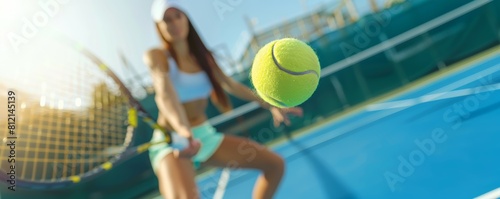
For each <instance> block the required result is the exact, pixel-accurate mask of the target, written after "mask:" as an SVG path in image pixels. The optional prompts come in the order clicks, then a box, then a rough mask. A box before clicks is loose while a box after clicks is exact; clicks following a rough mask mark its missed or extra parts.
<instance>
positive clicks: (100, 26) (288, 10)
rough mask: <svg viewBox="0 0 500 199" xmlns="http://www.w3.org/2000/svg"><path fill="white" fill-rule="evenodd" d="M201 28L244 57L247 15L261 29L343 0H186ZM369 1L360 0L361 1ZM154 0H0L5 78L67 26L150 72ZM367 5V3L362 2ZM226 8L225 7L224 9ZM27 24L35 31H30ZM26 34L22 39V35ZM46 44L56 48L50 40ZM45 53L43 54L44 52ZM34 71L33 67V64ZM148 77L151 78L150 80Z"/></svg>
mask: <svg viewBox="0 0 500 199" xmlns="http://www.w3.org/2000/svg"><path fill="white" fill-rule="evenodd" d="M181 1H183V4H184V5H185V7H186V9H187V14H188V16H189V18H190V19H191V21H192V22H193V23H194V26H195V28H196V29H197V31H198V33H199V34H200V36H201V37H202V40H203V41H204V42H205V45H206V46H207V47H208V48H210V49H215V50H224V51H222V52H225V53H230V54H231V56H232V58H233V59H239V57H240V56H241V51H242V47H244V46H246V44H247V42H248V38H249V29H248V26H247V23H246V20H245V18H248V19H251V20H252V21H254V22H255V29H256V30H257V31H259V30H264V29H267V28H269V27H272V26H273V25H276V24H280V23H282V22H284V21H287V20H291V19H293V18H296V17H298V16H301V15H304V14H306V13H309V12H311V11H312V10H314V9H317V8H318V7H320V6H324V5H325V4H335V3H337V1H338V0H287V1H285V0H181ZM360 1H362V2H367V0H358V1H357V2H360ZM152 2H153V0H0V24H1V25H0V64H1V65H0V71H1V73H0V83H1V82H2V80H3V81H4V83H5V80H10V79H17V78H19V77H21V76H20V74H22V73H23V72H22V70H19V69H18V68H20V67H18V66H19V63H20V60H22V59H29V60H32V61H33V63H32V66H31V67H36V60H37V59H39V58H37V57H36V56H34V57H33V56H32V57H28V55H29V53H26V52H27V51H30V49H32V48H37V47H36V43H37V40H41V39H43V35H44V34H45V33H46V32H49V31H51V30H56V31H57V32H61V33H62V34H64V35H65V36H67V37H69V38H70V39H72V40H75V41H77V42H79V43H80V44H82V45H83V46H85V47H86V48H88V49H90V50H91V51H92V52H93V53H94V54H96V55H97V56H98V57H99V58H100V59H102V60H103V61H104V62H105V63H106V64H108V65H110V67H111V68H112V69H113V70H114V71H115V72H116V73H118V74H119V76H120V77H121V78H122V79H130V78H131V76H132V75H131V73H130V72H128V71H127V70H126V69H125V67H124V65H123V63H122V62H121V61H120V58H119V52H122V53H123V54H124V55H125V57H126V58H127V59H128V61H129V62H130V64H131V66H133V67H134V70H135V71H137V72H138V73H139V74H148V69H147V67H146V66H145V65H144V63H143V60H142V56H143V54H144V52H145V51H147V50H148V49H150V48H153V47H155V46H159V44H160V42H159V39H158V35H157V34H156V31H155V29H154V23H153V21H152V19H151V14H150V10H151V4H152ZM357 6H358V7H360V9H366V8H367V3H357ZM222 8H225V9H222ZM27 28H31V29H30V30H31V32H28V33H26V31H23V30H26V29H27ZM20 38H21V39H20ZM43 48H47V49H50V47H49V46H43ZM40 56H41V55H40ZM28 71H30V70H28ZM144 81H145V82H148V80H147V78H146V79H145V80H144Z"/></svg>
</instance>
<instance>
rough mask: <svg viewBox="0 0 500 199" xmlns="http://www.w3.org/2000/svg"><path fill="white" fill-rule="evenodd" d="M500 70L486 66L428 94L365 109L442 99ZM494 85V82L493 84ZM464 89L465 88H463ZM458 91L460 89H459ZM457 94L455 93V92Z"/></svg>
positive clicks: (403, 105) (497, 66) (374, 109)
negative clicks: (462, 87)
mask: <svg viewBox="0 0 500 199" xmlns="http://www.w3.org/2000/svg"><path fill="white" fill-rule="evenodd" d="M499 70H500V64H497V65H495V66H493V67H491V68H488V69H485V70H483V71H481V72H478V73H476V74H474V75H471V76H468V77H466V78H464V79H462V81H458V82H455V83H453V84H450V85H448V86H446V87H443V88H441V89H439V90H436V91H434V92H431V93H430V94H427V95H424V96H421V97H417V98H413V99H407V100H399V101H394V102H386V103H380V104H374V105H370V106H368V107H367V108H366V110H367V111H376V110H384V109H390V108H391V106H394V108H398V107H400V108H401V107H411V106H413V105H416V104H418V102H420V101H419V100H424V101H433V100H436V99H439V98H443V99H446V96H445V97H442V96H443V95H447V94H448V93H452V92H453V91H452V90H454V89H456V88H459V87H461V86H464V85H465V84H468V83H470V82H473V81H474V80H478V79H480V78H484V77H485V76H487V75H489V74H493V73H495V72H497V71H499ZM463 82H467V83H463ZM495 85H496V84H495ZM489 89H491V88H489ZM464 90H465V89H464ZM459 91H460V90H459ZM461 92H464V91H461ZM455 94H457V93H455ZM450 97H453V96H450Z"/></svg>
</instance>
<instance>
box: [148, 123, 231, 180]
mask: <svg viewBox="0 0 500 199" xmlns="http://www.w3.org/2000/svg"><path fill="white" fill-rule="evenodd" d="M191 131H192V132H193V137H194V138H195V139H198V140H199V141H200V142H201V148H200V150H199V151H198V153H197V154H196V155H195V156H193V157H192V158H191V160H192V161H193V164H194V166H195V168H198V167H199V166H200V163H202V162H205V161H207V160H208V158H210V157H211V156H212V155H213V154H214V153H215V151H216V150H217V149H218V148H219V146H220V144H221V143H222V140H223V139H224V134H223V133H220V132H217V130H216V129H215V128H214V127H213V126H212V125H211V124H210V123H209V122H208V121H206V122H204V123H203V124H200V125H198V126H195V127H192V128H191ZM172 133H175V132H172ZM163 139H165V135H164V134H163V132H161V131H160V130H155V131H154V132H153V137H152V138H151V142H155V141H161V140H163ZM173 151H174V149H173V148H172V147H170V146H169V145H168V144H157V145H154V146H152V147H151V148H149V159H150V161H151V166H152V167H153V170H154V172H156V170H157V169H158V166H159V164H160V161H161V160H162V159H163V157H165V155H168V154H169V153H172V152H173Z"/></svg>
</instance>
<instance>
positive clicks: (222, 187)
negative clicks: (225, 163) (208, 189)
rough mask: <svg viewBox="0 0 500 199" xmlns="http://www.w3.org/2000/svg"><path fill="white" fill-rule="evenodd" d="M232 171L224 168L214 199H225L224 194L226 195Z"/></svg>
mask: <svg viewBox="0 0 500 199" xmlns="http://www.w3.org/2000/svg"><path fill="white" fill-rule="evenodd" d="M230 172H231V171H230V170H229V169H228V168H224V169H223V170H222V173H221V174H220V178H219V183H218V184H217V189H216V190H215V193H214V197H213V199H222V198H223V197H224V193H226V186H227V183H228V182H229V174H230Z"/></svg>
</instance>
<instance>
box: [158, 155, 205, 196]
mask: <svg viewBox="0 0 500 199" xmlns="http://www.w3.org/2000/svg"><path fill="white" fill-rule="evenodd" d="M195 175H196V174H195V171H194V168H193V163H192V162H191V160H189V159H185V158H175V157H174V154H173V153H169V154H168V155H165V157H163V158H162V160H161V161H160V162H159V165H158V169H157V171H156V176H157V177H158V181H159V188H160V193H161V195H162V196H163V198H165V199H193V198H199V196H198V189H197V187H196V181H195Z"/></svg>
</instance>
